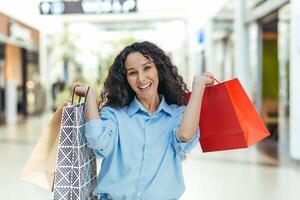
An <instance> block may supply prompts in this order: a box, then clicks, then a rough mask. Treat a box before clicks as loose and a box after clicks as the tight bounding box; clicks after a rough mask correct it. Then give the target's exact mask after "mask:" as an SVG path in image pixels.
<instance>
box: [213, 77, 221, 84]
mask: <svg viewBox="0 0 300 200" xmlns="http://www.w3.org/2000/svg"><path fill="white" fill-rule="evenodd" d="M212 79H214V80H215V81H216V82H217V83H218V84H220V81H218V80H217V79H216V78H215V77H212Z"/></svg>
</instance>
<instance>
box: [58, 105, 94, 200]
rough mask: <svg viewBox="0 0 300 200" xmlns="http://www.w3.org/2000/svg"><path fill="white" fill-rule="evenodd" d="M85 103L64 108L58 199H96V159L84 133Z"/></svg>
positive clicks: (59, 153)
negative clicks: (94, 193)
mask: <svg viewBox="0 0 300 200" xmlns="http://www.w3.org/2000/svg"><path fill="white" fill-rule="evenodd" d="M83 108H84V104H83V103H81V104H77V105H72V106H66V107H64V109H63V114H62V120H61V128H60V133H59V144H58V153H57V163H56V171H55V177H54V189H53V190H54V200H88V199H91V200H96V199H97V197H96V196H93V190H94V188H95V186H96V178H97V168H96V156H95V154H94V152H93V150H92V149H90V148H89V147H88V145H87V140H86V138H85V134H84V123H85V116H84V112H83V110H84V109H83Z"/></svg>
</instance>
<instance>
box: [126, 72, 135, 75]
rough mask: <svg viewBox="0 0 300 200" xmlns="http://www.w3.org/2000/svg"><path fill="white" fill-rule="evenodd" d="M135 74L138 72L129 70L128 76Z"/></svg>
mask: <svg viewBox="0 0 300 200" xmlns="http://www.w3.org/2000/svg"><path fill="white" fill-rule="evenodd" d="M135 74H136V72H128V76H133V75H135Z"/></svg>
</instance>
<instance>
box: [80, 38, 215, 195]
mask: <svg viewBox="0 0 300 200" xmlns="http://www.w3.org/2000/svg"><path fill="white" fill-rule="evenodd" d="M213 83H214V81H213V75H212V74H210V73H204V74H202V75H197V76H195V77H194V80H193V85H192V95H191V98H190V101H189V103H188V104H187V105H186V101H185V98H184V94H185V93H186V92H188V90H187V88H186V84H185V83H184V82H183V79H182V77H181V76H180V75H178V71H177V68H176V66H174V65H173V64H172V63H171V61H170V59H169V57H168V56H166V54H165V53H164V52H163V51H162V50H161V49H160V48H158V47H157V46H156V45H154V44H152V43H150V42H140V43H134V44H132V45H130V46H128V47H126V48H125V49H124V50H122V51H121V52H120V53H119V55H118V56H117V57H116V58H115V61H114V63H113V64H112V66H111V67H110V70H109V74H108V76H107V79H106V81H105V83H104V88H103V90H102V92H101V101H100V105H101V110H100V115H99V112H98V106H97V102H96V95H95V92H94V90H93V89H90V91H89V92H88V95H87V99H86V125H85V132H86V138H87V140H88V143H89V146H90V147H91V148H93V149H94V151H95V152H96V155H98V156H101V157H102V158H103V162H102V166H101V170H100V173H99V177H98V180H97V186H96V188H95V190H94V194H95V195H98V196H100V199H101V200H110V199H113V200H121V199H122V200H123V199H126V200H127V199H129V200H132V199H143V200H148V199H149V200H170V199H179V197H180V196H181V195H182V193H183V192H184V189H185V186H184V180H183V175H182V167H181V161H182V158H183V156H185V154H186V153H187V152H188V151H189V150H190V149H191V148H192V147H193V146H194V145H195V144H196V143H197V142H198V140H199V129H198V126H199V118H200V108H201V100H202V96H203V91H204V88H205V86H208V85H211V84H213ZM74 86H77V87H76V89H75V93H76V94H77V95H79V96H84V95H85V93H86V91H87V86H86V85H82V84H81V83H79V82H75V83H74ZM185 105H186V106H185Z"/></svg>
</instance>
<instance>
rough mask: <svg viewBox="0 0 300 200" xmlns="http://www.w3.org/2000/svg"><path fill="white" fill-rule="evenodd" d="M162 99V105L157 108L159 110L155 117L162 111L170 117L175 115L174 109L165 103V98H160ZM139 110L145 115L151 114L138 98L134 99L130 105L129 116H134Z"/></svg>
mask: <svg viewBox="0 0 300 200" xmlns="http://www.w3.org/2000/svg"><path fill="white" fill-rule="evenodd" d="M160 97H161V101H160V104H159V106H158V108H157V110H156V111H155V112H154V113H153V115H155V114H157V113H159V112H160V111H162V110H163V111H164V112H166V113H167V114H169V115H170V116H172V115H173V112H172V109H171V107H170V106H169V105H168V104H167V102H166V101H165V98H164V96H162V95H161V96H160ZM139 110H141V111H143V112H145V113H149V112H148V111H147V110H146V109H145V108H144V106H143V105H142V104H141V103H140V102H139V100H138V99H137V97H134V99H133V100H132V102H131V103H130V105H129V106H128V114H129V116H130V117H131V116H132V115H134V114H135V113H137V112H138V111H139Z"/></svg>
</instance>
